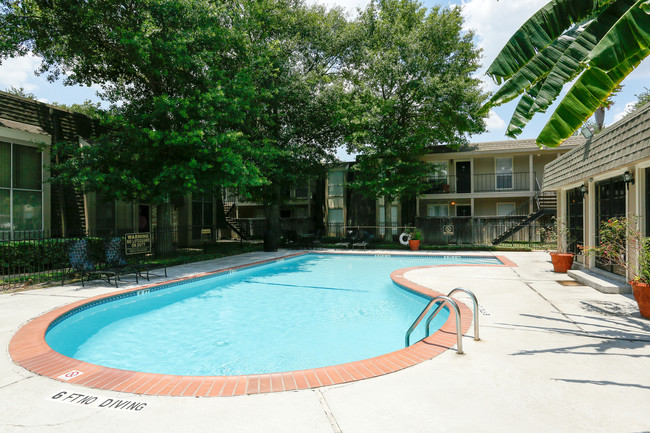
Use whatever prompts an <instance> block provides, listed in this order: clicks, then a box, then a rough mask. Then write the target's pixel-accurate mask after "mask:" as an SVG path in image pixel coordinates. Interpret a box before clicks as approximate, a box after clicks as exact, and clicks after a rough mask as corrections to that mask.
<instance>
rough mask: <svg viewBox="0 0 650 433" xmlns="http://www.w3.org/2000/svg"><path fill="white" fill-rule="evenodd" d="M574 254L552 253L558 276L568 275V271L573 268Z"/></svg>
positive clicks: (552, 260) (554, 269) (552, 261)
mask: <svg viewBox="0 0 650 433" xmlns="http://www.w3.org/2000/svg"><path fill="white" fill-rule="evenodd" d="M573 256H574V254H573V253H551V263H553V271H554V272H557V273H558V274H566V271H568V270H569V269H571V266H573Z"/></svg>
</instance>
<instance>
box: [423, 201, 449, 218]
mask: <svg viewBox="0 0 650 433" xmlns="http://www.w3.org/2000/svg"><path fill="white" fill-rule="evenodd" d="M427 216H430V217H446V216H449V205H448V204H428V205H427Z"/></svg>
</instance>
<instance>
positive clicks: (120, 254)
mask: <svg viewBox="0 0 650 433" xmlns="http://www.w3.org/2000/svg"><path fill="white" fill-rule="evenodd" d="M105 247H106V265H107V266H108V268H107V269H105V270H106V271H108V272H110V273H112V274H113V275H114V276H115V287H117V286H118V281H119V280H121V277H122V276H124V275H133V276H134V277H135V282H136V284H137V283H139V281H138V275H140V270H139V269H138V267H137V266H136V265H132V264H130V263H129V262H127V261H126V257H125V254H124V242H123V241H122V238H118V237H115V238H110V239H108V240H107V241H106V244H105ZM147 277H148V275H147ZM148 279H149V278H147V280H148Z"/></svg>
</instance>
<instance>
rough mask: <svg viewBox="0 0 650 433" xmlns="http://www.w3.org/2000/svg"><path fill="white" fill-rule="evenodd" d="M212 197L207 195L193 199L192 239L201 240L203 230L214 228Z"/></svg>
mask: <svg viewBox="0 0 650 433" xmlns="http://www.w3.org/2000/svg"><path fill="white" fill-rule="evenodd" d="M213 204H214V203H213V201H212V195H211V194H206V195H204V196H203V197H201V196H200V195H199V196H197V197H196V198H195V197H192V238H193V239H201V229H204V228H206V229H207V228H212V225H213V221H212V220H213V209H212V208H213Z"/></svg>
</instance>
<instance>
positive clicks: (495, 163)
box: [494, 156, 515, 191]
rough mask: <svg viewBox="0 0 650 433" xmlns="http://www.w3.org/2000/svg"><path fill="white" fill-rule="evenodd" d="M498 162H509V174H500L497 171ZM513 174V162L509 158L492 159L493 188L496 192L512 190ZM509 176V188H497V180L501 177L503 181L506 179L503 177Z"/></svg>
mask: <svg viewBox="0 0 650 433" xmlns="http://www.w3.org/2000/svg"><path fill="white" fill-rule="evenodd" d="M499 160H503V161H505V160H509V161H510V172H509V173H506V172H504V173H500V172H499V170H498V167H499V162H498V161H499ZM514 172H515V161H514V159H513V158H512V157H511V156H506V157H503V158H499V157H497V158H494V188H495V189H496V190H497V191H507V190H513V189H514V187H515V186H514ZM508 174H509V175H510V186H507V187H500V186H499V179H500V178H501V177H503V178H504V179H507V176H505V175H508Z"/></svg>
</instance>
